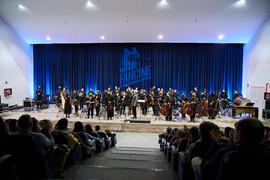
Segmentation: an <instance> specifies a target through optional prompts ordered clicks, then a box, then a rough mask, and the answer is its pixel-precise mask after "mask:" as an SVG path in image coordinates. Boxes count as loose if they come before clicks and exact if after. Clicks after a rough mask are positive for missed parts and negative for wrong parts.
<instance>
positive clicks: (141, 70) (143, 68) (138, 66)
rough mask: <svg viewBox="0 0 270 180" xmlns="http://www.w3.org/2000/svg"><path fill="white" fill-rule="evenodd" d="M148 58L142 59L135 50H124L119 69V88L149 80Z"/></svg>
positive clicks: (149, 67) (149, 65)
mask: <svg viewBox="0 0 270 180" xmlns="http://www.w3.org/2000/svg"><path fill="white" fill-rule="evenodd" d="M150 60H151V59H150V58H142V57H141V55H140V54H139V53H138V51H137V49H136V48H131V49H130V50H129V49H128V48H125V49H124V57H123V59H122V67H121V68H120V86H121V87H122V86H125V85H132V84H134V83H137V82H141V81H145V80H147V79H151V64H150Z"/></svg>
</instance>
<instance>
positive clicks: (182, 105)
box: [179, 101, 187, 114]
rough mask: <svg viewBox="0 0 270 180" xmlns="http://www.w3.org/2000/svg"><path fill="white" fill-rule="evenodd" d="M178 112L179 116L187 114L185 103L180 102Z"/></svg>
mask: <svg viewBox="0 0 270 180" xmlns="http://www.w3.org/2000/svg"><path fill="white" fill-rule="evenodd" d="M179 112H180V113H181V114H186V113H187V103H186V102H185V101H182V102H181V104H180V109H179Z"/></svg>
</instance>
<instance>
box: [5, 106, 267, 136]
mask: <svg viewBox="0 0 270 180" xmlns="http://www.w3.org/2000/svg"><path fill="white" fill-rule="evenodd" d="M58 111H59V110H58V108H57V107H56V106H55V105H54V104H50V106H49V108H48V109H43V110H39V111H24V109H20V110H17V111H10V112H5V113H3V114H0V115H1V116H2V117H3V118H4V119H18V118H19V117H20V116H21V115H22V114H29V115H30V116H32V117H35V118H36V119H38V120H43V119H49V120H51V121H52V122H53V124H55V123H56V122H57V121H58V120H59V119H61V118H63V117H65V115H64V114H63V113H58ZM80 112H81V111H79V115H80V116H79V117H76V116H75V115H74V114H71V117H70V118H68V120H69V128H70V129H72V128H73V124H74V122H76V121H81V122H83V124H87V123H90V124H91V125H92V126H95V125H97V124H98V125H100V126H101V128H102V129H108V128H109V129H111V130H112V131H120V132H144V133H147V132H148V133H160V132H162V131H163V130H164V129H165V128H167V127H172V128H173V127H177V128H183V126H184V125H186V126H188V127H191V126H198V125H199V124H200V123H201V122H203V121H212V122H214V123H215V124H217V125H218V126H219V127H221V128H224V127H227V126H229V127H234V123H235V122H237V121H238V120H239V119H241V117H240V116H238V117H236V118H232V117H217V118H216V119H214V120H209V119H208V118H207V117H204V118H199V119H198V118H196V119H195V122H189V117H188V116H187V119H182V118H181V117H180V116H177V117H173V120H172V121H166V120H165V116H163V115H160V116H159V117H155V116H153V115H152V114H153V113H152V109H150V112H149V113H148V115H146V116H144V115H142V114H141V111H140V110H139V109H137V113H138V115H137V119H138V120H141V121H142V122H143V121H148V122H150V123H142V122H141V123H130V122H128V121H127V120H131V119H132V116H131V115H130V116H126V117H125V116H124V115H122V116H121V117H114V118H113V120H107V119H105V118H103V117H101V118H100V119H99V118H98V117H94V118H93V119H92V118H90V119H87V118H86V117H85V116H81V113H80ZM262 121H263V120H262ZM263 123H264V124H267V125H269V124H270V123H269V121H263Z"/></svg>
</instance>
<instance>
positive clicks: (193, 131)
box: [189, 126, 200, 142]
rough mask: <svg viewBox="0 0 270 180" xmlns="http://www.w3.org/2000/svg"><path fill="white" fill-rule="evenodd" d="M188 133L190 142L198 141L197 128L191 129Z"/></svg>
mask: <svg viewBox="0 0 270 180" xmlns="http://www.w3.org/2000/svg"><path fill="white" fill-rule="evenodd" d="M189 132H190V134H191V136H192V142H196V141H197V140H198V139H200V134H199V129H198V128H197V127H195V126H193V127H191V128H190V130H189Z"/></svg>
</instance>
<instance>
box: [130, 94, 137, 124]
mask: <svg viewBox="0 0 270 180" xmlns="http://www.w3.org/2000/svg"><path fill="white" fill-rule="evenodd" d="M138 98H139V97H138V92H137V91H134V95H133V96H132V99H131V106H132V114H133V119H137V105H138Z"/></svg>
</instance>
